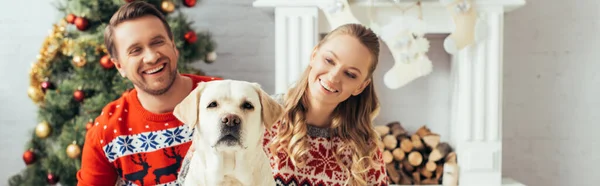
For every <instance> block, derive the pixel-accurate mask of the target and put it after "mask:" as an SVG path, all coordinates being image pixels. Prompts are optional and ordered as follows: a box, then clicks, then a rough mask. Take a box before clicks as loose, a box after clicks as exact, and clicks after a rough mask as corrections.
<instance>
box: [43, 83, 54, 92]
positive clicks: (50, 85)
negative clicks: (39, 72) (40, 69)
mask: <svg viewBox="0 0 600 186" xmlns="http://www.w3.org/2000/svg"><path fill="white" fill-rule="evenodd" d="M40 86H41V87H42V92H44V93H46V90H48V89H53V88H54V85H52V83H51V82H50V81H48V80H44V82H42V83H41V84H40Z"/></svg>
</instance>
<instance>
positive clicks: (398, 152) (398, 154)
mask: <svg viewBox="0 0 600 186" xmlns="http://www.w3.org/2000/svg"><path fill="white" fill-rule="evenodd" d="M392 155H393V156H394V160H396V161H402V160H404V157H405V156H406V154H404V151H402V149H401V148H396V149H394V151H392Z"/></svg>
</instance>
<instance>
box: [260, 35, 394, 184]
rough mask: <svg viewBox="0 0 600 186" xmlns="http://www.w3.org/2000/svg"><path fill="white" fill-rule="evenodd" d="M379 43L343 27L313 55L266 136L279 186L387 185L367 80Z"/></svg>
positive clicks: (370, 84) (374, 37)
mask: <svg viewBox="0 0 600 186" xmlns="http://www.w3.org/2000/svg"><path fill="white" fill-rule="evenodd" d="M378 56H379V40H378V37H377V35H375V34H374V33H373V32H372V31H371V30H370V29H367V28H365V27H364V26H362V25H360V24H347V25H343V26H340V27H339V28H337V29H335V30H333V31H332V32H331V33H329V34H328V35H327V36H325V38H324V39H323V40H321V42H320V43H319V44H318V45H317V46H316V47H315V48H314V50H313V52H312V55H311V58H310V59H311V60H310V63H309V66H308V67H307V68H306V70H305V71H304V73H303V74H302V76H301V77H300V79H299V80H300V81H299V82H298V83H297V84H296V86H295V87H293V88H291V89H290V90H289V91H288V92H287V94H285V95H284V96H283V100H282V101H281V102H282V103H283V105H284V108H285V110H284V116H283V118H282V119H281V120H280V121H279V122H278V123H276V124H275V125H274V126H273V128H272V129H271V130H270V131H268V132H267V133H266V134H265V140H264V145H265V151H266V152H268V154H269V155H270V156H271V165H273V167H272V168H273V172H274V174H275V175H274V176H275V179H276V180H277V182H278V183H279V184H280V185H303V184H308V185H317V184H325V185H346V184H348V185H387V177H386V171H385V168H384V164H383V160H382V156H381V153H382V144H381V142H380V141H379V137H378V135H377V134H376V132H375V130H374V129H373V124H372V119H373V118H374V116H376V115H377V113H378V110H379V101H378V99H377V96H376V94H375V89H374V87H373V82H372V75H373V72H374V70H375V68H376V67H377V63H378Z"/></svg>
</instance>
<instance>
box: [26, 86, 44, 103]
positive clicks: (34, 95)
mask: <svg viewBox="0 0 600 186" xmlns="http://www.w3.org/2000/svg"><path fill="white" fill-rule="evenodd" d="M27 95H28V96H29V98H30V99H31V100H33V102H36V103H37V102H41V101H42V100H44V94H43V93H42V90H40V89H39V88H37V87H34V86H30V87H29V89H27Z"/></svg>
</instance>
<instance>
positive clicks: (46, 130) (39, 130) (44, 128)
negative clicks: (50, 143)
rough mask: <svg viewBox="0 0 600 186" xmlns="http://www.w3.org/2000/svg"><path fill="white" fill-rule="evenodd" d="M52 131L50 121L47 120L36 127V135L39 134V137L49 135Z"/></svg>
mask: <svg viewBox="0 0 600 186" xmlns="http://www.w3.org/2000/svg"><path fill="white" fill-rule="evenodd" d="M51 131H52V129H51V128H50V124H48V122H46V121H43V122H41V123H39V124H38V125H37V126H36V127H35V135H37V137H39V138H46V137H48V136H49V135H50V132H51Z"/></svg>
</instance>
